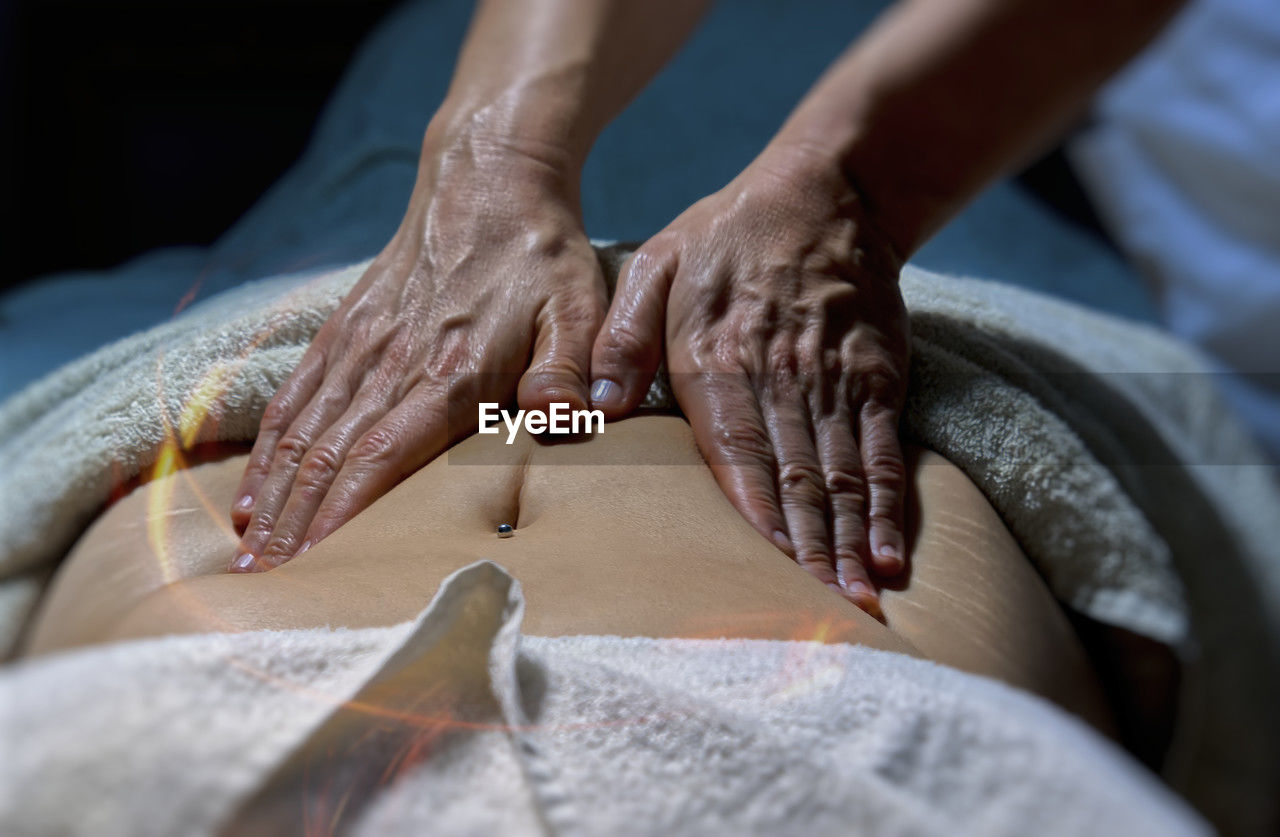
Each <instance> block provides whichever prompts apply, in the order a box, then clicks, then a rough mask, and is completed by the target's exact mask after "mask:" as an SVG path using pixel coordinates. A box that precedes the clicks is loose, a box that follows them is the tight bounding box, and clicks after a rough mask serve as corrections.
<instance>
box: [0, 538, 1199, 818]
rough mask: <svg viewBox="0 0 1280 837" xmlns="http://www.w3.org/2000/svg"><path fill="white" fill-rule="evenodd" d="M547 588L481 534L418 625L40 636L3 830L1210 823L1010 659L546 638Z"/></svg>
mask: <svg viewBox="0 0 1280 837" xmlns="http://www.w3.org/2000/svg"><path fill="white" fill-rule="evenodd" d="M523 606H524V605H523V598H522V596H521V593H520V588H519V585H518V584H516V583H514V582H513V581H512V580H511V579H510V577H509V576H508V575H507V574H506V573H505V572H504V571H503V570H502V569H501V568H499V567H498V566H497V565H496V564H493V563H490V562H483V561H482V562H477V563H475V564H472V565H470V566H468V567H465V568H463V569H461V570H458V571H457V572H455V573H454V574H452V575H451V576H450V577H449V578H448V579H447V580H446V581H445V582H444V583H443V584H442V585H441V589H440V591H439V593H437V595H436V597H435V599H434V600H433V602H432V603H431V605H430V606H429V607H428V608H427V609H426V610H425V611H424V612H423V613H422V615H421V616H419V618H418V619H417V620H416V621H415V622H413V623H412V624H405V625H400V626H396V627H393V628H379V629H368V630H360V631H350V630H340V631H326V630H323V629H313V630H304V631H259V632H252V633H246V634H232V635H228V634H211V635H199V636H183V637H172V638H165V639H158V640H144V641H138V642H130V643H122V644H117V645H112V646H106V647H99V648H92V649H87V650H82V651H76V652H71V653H66V654H58V655H54V656H51V657H47V658H37V659H35V660H33V661H31V662H23V663H19V664H18V665H17V666H16V667H11V668H10V669H9V670H7V671H5V672H3V673H0V724H3V727H4V728H5V729H6V730H8V731H9V735H8V745H9V746H8V751H7V754H6V757H5V758H4V759H2V760H0V787H3V788H5V789H6V791H7V794H6V796H5V797H3V798H2V799H0V831H2V832H3V833H5V834H10V835H26V834H33V835H35V834H41V835H43V834H90V833H91V834H95V835H116V834H119V835H150V834H155V835H168V834H192V835H199V834H209V833H215V832H217V831H218V830H219V829H226V828H228V827H230V826H234V829H235V830H236V833H257V834H289V833H302V832H303V831H304V830H310V831H316V830H319V831H324V832H325V833H331V831H332V830H335V826H340V827H341V829H342V830H346V829H350V832H351V833H354V834H361V835H363V834H368V835H383V834H426V833H430V834H476V835H484V834H499V833H501V834H540V833H555V834H566V835H576V834H582V835H596V834H619V835H623V834H654V835H657V834H710V833H744V834H851V833H853V834H867V835H881V834H883V835H900V834H944V833H945V834H982V835H1000V834H1007V835H1025V834H1045V835H1052V834H1064V835H1065V834H1073V835H1074V834H1116V835H1125V837H1135V835H1147V834H1149V835H1162V837H1171V835H1183V834H1203V833H1208V829H1207V828H1206V827H1205V825H1204V824H1203V822H1202V821H1200V820H1199V819H1198V818H1197V817H1196V816H1195V815H1194V814H1193V813H1192V812H1191V811H1190V809H1189V808H1188V807H1187V806H1186V805H1185V803H1183V802H1181V801H1180V800H1178V799H1177V798H1176V797H1175V796H1173V795H1172V794H1171V793H1169V792H1168V791H1167V790H1165V789H1164V788H1162V787H1161V786H1160V785H1159V784H1158V783H1157V782H1155V781H1154V780H1153V778H1152V777H1151V776H1150V775H1148V774H1146V773H1145V771H1143V770H1142V769H1141V768H1139V767H1137V766H1136V765H1134V763H1133V762H1131V761H1130V760H1129V759H1128V758H1127V757H1126V756H1125V755H1124V754H1123V753H1121V752H1120V751H1118V750H1116V749H1115V748H1114V747H1113V746H1112V745H1111V744H1109V743H1107V742H1106V741H1105V740H1104V739H1102V738H1101V737H1100V736H1098V735H1097V734H1095V733H1094V732H1092V731H1091V730H1090V729H1088V728H1087V727H1086V726H1085V725H1083V724H1082V723H1080V722H1078V721H1076V720H1074V719H1072V718H1071V717H1069V716H1068V715H1066V714H1065V713H1063V712H1061V711H1059V710H1057V709H1055V708H1054V707H1052V706H1051V705H1049V704H1047V703H1045V702H1043V701H1041V700H1039V699H1038V698H1034V697H1032V696H1030V695H1027V694H1023V693H1021V692H1018V691H1016V690H1013V689H1009V688H1007V687H1004V686H1001V685H999V684H997V683H995V682H994V681H989V680H986V679H984V678H980V677H974V676H971V675H966V674H962V673H960V672H958V671H954V670H951V669H947V668H944V667H942V666H938V665H934V664H932V663H928V662H925V661H921V660H916V659H912V658H909V657H906V656H903V655H899V654H891V653H887V652H882V651H875V650H871V649H867V648H863V647H860V646H851V645H821V644H819V643H811V642H781V641H763V640H719V641H714V640H653V639H636V638H632V639H624V638H619V637H601V636H581V637H563V638H555V639H550V638H538V637H524V636H522V635H521V634H520V631H519V627H520V619H521V615H522V613H523ZM442 649H444V651H443V653H441V652H442ZM391 681H396V682H398V683H400V684H402V685H403V686H405V687H406V688H404V689H403V690H401V691H400V692H399V694H401V695H402V696H403V695H414V696H417V695H421V696H422V697H421V699H420V700H419V701H418V702H417V703H416V705H415V706H414V707H413V710H412V711H410V712H403V713H401V714H398V715H395V717H389V716H391V715H393V714H394V713H392V712H387V711H374V710H373V709H370V707H376V710H385V708H386V707H387V706H388V705H391V706H393V707H394V706H395V704H388V703H387V702H386V698H385V697H384V698H383V699H382V701H381V702H378V703H376V704H375V703H374V702H373V701H372V700H371V699H369V698H368V697H367V696H368V695H370V694H373V693H374V692H375V691H378V690H380V689H381V690H382V693H383V694H384V695H385V694H386V684H387V683H388V682H391ZM389 768H393V769H389ZM264 782H265V786H264ZM338 812H341V813H340V814H339V813H338Z"/></svg>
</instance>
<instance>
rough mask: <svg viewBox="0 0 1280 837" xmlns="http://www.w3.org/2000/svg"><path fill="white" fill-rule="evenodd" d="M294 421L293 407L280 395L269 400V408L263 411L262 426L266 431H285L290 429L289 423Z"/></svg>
mask: <svg viewBox="0 0 1280 837" xmlns="http://www.w3.org/2000/svg"><path fill="white" fill-rule="evenodd" d="M292 421H293V408H292V406H291V405H290V404H289V403H288V402H287V401H285V399H283V398H281V397H280V396H276V397H275V398H272V399H271V400H270V401H268V402H267V408H266V409H265V410H263V411H262V422H261V427H262V429H263V430H265V431H269V432H272V433H283V432H284V431H285V430H288V429H289V424H290V423H291V422H292Z"/></svg>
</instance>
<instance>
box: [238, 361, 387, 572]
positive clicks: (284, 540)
mask: <svg viewBox="0 0 1280 837" xmlns="http://www.w3.org/2000/svg"><path fill="white" fill-rule="evenodd" d="M394 389H395V385H394V380H393V378H392V376H391V374H390V373H388V372H385V371H382V372H379V373H378V374H376V375H373V376H370V377H369V378H367V379H366V380H365V381H364V383H363V384H362V385H361V387H360V391H359V393H357V395H356V398H355V400H354V401H352V403H351V406H350V407H348V408H347V411H346V412H345V413H343V414H342V416H341V417H340V418H339V419H338V420H337V421H336V422H334V423H333V425H332V426H331V427H329V429H328V430H326V431H325V432H324V433H323V434H321V436H320V437H319V438H318V439H317V440H316V443H315V444H314V445H312V446H311V448H310V449H309V450H308V451H307V452H306V454H305V455H304V456H303V457H302V461H301V462H300V463H299V465H298V471H297V474H296V475H295V477H294V481H293V486H292V487H291V489H290V491H289V497H288V499H287V500H286V501H285V504H284V508H283V509H282V510H281V511H280V515H279V518H278V519H277V520H276V525H275V529H274V530H273V531H272V533H271V538H270V539H269V540H268V541H267V544H266V546H265V547H263V549H262V552H261V553H260V554H258V555H257V558H258V565H259V568H260V569H270V568H273V567H278V566H280V565H281V564H283V563H285V562H286V561H288V560H289V559H290V558H292V557H294V556H295V555H298V554H301V553H303V552H305V551H306V550H307V549H309V548H310V547H311V546H312V544H311V543H310V542H308V541H306V540H304V537H303V536H304V535H305V534H306V532H307V530H308V529H309V528H310V526H311V521H312V520H313V519H314V518H315V515H316V511H317V510H319V508H320V504H321V502H323V500H324V498H325V495H326V494H328V492H329V489H330V487H331V486H332V485H333V482H334V480H335V479H336V478H337V476H338V473H339V471H340V470H341V468H342V465H343V463H344V462H345V461H346V458H347V453H348V451H349V450H350V449H351V446H352V445H353V444H354V443H355V441H356V440H357V439H359V438H360V437H361V436H362V435H363V434H364V433H365V432H366V431H367V430H368V429H369V428H370V427H372V426H373V425H374V424H376V423H377V421H378V420H379V419H381V418H382V417H383V416H385V415H386V414H387V411H388V410H390V409H391V408H392V407H393V406H394V403H393V400H392V399H393V397H394V395H395V392H394Z"/></svg>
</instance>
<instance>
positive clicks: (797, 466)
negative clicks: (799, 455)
mask: <svg viewBox="0 0 1280 837" xmlns="http://www.w3.org/2000/svg"><path fill="white" fill-rule="evenodd" d="M822 485H823V480H822V475H821V474H820V473H819V472H818V468H817V466H816V465H814V464H813V463H812V462H801V461H796V460H792V461H788V462H782V463H779V465H778V488H779V490H780V491H781V492H782V493H783V494H784V495H787V496H788V497H792V498H794V499H797V500H802V501H811V500H816V499H820V498H821V494H822Z"/></svg>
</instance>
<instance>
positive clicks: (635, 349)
mask: <svg viewBox="0 0 1280 837" xmlns="http://www.w3.org/2000/svg"><path fill="white" fill-rule="evenodd" d="M675 272H676V259H675V257H674V256H668V255H665V254H661V255H659V254H658V251H657V249H656V248H652V249H646V248H643V247H642V248H641V249H639V250H637V251H636V252H635V253H633V254H632V256H631V258H630V259H628V260H627V264H626V266H625V267H624V268H623V269H622V272H621V273H620V274H619V276H618V287H617V290H616V291H615V293H614V295H613V302H612V303H611V304H610V305H609V313H608V315H607V316H606V317H605V320H604V325H603V326H602V327H601V328H600V334H599V335H598V336H597V337H596V341H595V347H594V349H593V350H592V352H591V406H592V407H595V408H597V409H600V410H603V411H604V414H605V417H606V418H610V419H612V418H618V417H620V416H624V415H626V414H627V413H629V412H631V411H632V410H634V409H635V408H636V407H638V406H639V405H640V402H641V401H643V400H644V396H645V393H646V392H648V390H649V384H650V382H652V381H653V376H654V374H655V373H656V372H657V371H658V363H659V362H660V361H661V360H662V345H663V337H664V334H665V331H666V316H667V294H668V293H669V292H670V291H671V282H672V280H673V278H674V277H675Z"/></svg>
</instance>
